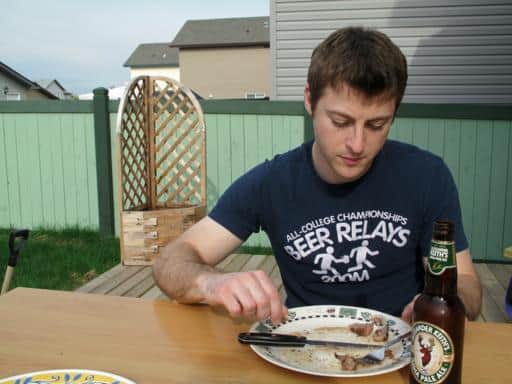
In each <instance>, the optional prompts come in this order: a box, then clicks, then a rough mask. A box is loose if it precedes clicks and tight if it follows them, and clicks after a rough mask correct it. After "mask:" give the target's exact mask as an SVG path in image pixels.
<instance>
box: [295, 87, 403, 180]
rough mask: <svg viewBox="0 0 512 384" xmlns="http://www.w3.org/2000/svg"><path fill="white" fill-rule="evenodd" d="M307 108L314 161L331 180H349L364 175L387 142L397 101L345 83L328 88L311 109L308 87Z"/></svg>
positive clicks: (305, 94) (305, 102)
mask: <svg viewBox="0 0 512 384" xmlns="http://www.w3.org/2000/svg"><path fill="white" fill-rule="evenodd" d="M304 104H305V107H306V110H307V111H308V112H309V113H310V114H311V115H312V116H313V127H314V133H315V142H314V144H313V164H314V166H315V169H316V171H317V172H318V174H319V175H320V177H321V178H322V179H323V180H325V181H327V182H328V183H336V184H340V183H346V182H350V181H354V180H357V179H359V178H360V177H361V176H363V175H364V174H365V173H366V172H367V171H368V169H369V168H370V166H371V165H372V162H373V159H374V158H375V156H376V155H377V154H378V153H379V151H380V149H381V148H382V146H383V145H384V142H385V141H386V138H387V135H388V132H389V128H390V127H391V124H392V122H393V116H394V112H395V100H394V99H392V98H391V99H389V98H387V99H385V98H378V97H377V98H371V99H369V98H367V97H366V96H365V95H363V94H362V93H361V92H359V91H357V90H355V89H354V88H351V87H349V86H348V85H346V84H343V85H342V86H341V87H339V89H337V90H334V89H332V88H330V87H328V88H326V89H325V90H324V92H323V94H322V96H321V97H320V99H319V100H318V103H317V105H316V108H315V111H314V112H312V110H311V103H310V91H309V86H306V89H305V91H304Z"/></svg>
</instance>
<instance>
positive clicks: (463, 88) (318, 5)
mask: <svg viewBox="0 0 512 384" xmlns="http://www.w3.org/2000/svg"><path fill="white" fill-rule="evenodd" d="M510 15H512V1H510V0H500V1H493V2H492V3H489V2H488V1H487V0H458V1H431V2H428V1H427V2H425V1H423V2H421V1H411V0H368V1H364V2H358V1H344V0H318V1H314V2H313V1H307V2H305V1H298V0H295V1H290V0H271V3H270V20H271V25H270V46H271V62H272V74H271V79H272V80H271V81H272V91H271V98H272V99H276V100H302V98H303V91H304V85H305V81H306V74H307V69H308V65H309V60H310V57H311V53H312V51H313V49H314V48H315V47H316V45H317V44H318V43H319V42H320V41H321V40H323V39H324V38H325V37H327V36H328V35H329V34H330V33H331V32H333V31H334V30H336V29H338V28H341V27H345V26H350V25H357V26H366V27H371V28H375V29H378V30H380V31H382V32H384V33H386V34H387V35H388V36H389V37H390V38H391V39H392V40H393V41H394V42H395V43H396V44H397V45H398V46H399V47H400V48H401V49H402V51H403V52H404V54H405V55H406V57H407V60H408V64H409V81H408V86H407V89H406V93H405V97H404V101H405V102H408V103H450V104H451V103H479V104H510V103H512V69H511V68H512V39H511V38H510V35H511V34H512V17H511V16H510Z"/></svg>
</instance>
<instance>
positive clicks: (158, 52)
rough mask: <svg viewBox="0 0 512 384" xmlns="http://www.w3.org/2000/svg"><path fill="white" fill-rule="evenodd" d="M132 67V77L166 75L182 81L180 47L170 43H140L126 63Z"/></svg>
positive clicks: (126, 65) (125, 64)
mask: <svg viewBox="0 0 512 384" xmlns="http://www.w3.org/2000/svg"><path fill="white" fill-rule="evenodd" d="M124 66H125V67H128V68H129V69H130V78H131V79H133V78H135V77H137V76H142V75H145V76H165V77H170V78H172V79H174V80H178V81H180V63H179V56H178V48H171V47H169V43H151V44H140V45H139V46H138V47H137V48H136V49H135V51H133V53H132V54H131V55H130V57H129V58H128V60H126V62H125V63H124Z"/></svg>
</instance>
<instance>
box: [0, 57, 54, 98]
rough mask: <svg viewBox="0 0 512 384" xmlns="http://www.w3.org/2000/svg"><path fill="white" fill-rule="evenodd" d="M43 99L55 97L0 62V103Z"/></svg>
mask: <svg viewBox="0 0 512 384" xmlns="http://www.w3.org/2000/svg"><path fill="white" fill-rule="evenodd" d="M44 99H51V100H55V99H57V96H55V95H54V94H53V93H51V92H49V91H47V90H46V89H45V88H42V87H41V86H40V85H38V84H37V83H35V82H33V81H32V80H30V79H28V78H26V77H25V76H23V75H22V74H21V73H19V72H17V71H15V70H14V69H12V68H11V67H9V66H8V65H7V64H5V63H3V62H1V61H0V101H3V100H44Z"/></svg>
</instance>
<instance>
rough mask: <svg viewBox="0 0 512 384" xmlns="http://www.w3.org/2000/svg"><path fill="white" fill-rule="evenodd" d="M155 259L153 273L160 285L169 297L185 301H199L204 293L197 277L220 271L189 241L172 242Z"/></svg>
mask: <svg viewBox="0 0 512 384" xmlns="http://www.w3.org/2000/svg"><path fill="white" fill-rule="evenodd" d="M162 251H163V252H162V255H161V256H160V257H158V258H157V259H156V260H155V264H154V266H153V273H154V277H155V281H156V283H157V285H158V287H159V288H160V289H161V290H162V291H163V292H164V293H165V294H166V295H167V296H169V297H171V298H173V299H175V300H177V301H179V302H183V303H198V302H201V301H203V300H204V293H203V292H202V290H201V289H200V287H199V286H198V285H197V278H198V277H199V276H200V275H201V274H204V273H218V272H217V271H216V270H215V268H213V267H211V266H209V265H207V264H205V263H204V262H203V261H202V260H201V258H200V256H199V254H198V253H197V251H196V250H195V249H194V248H193V247H192V246H190V245H189V244H188V243H185V242H179V243H176V244H170V245H168V246H167V247H165V248H164V249H163V250H162Z"/></svg>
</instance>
